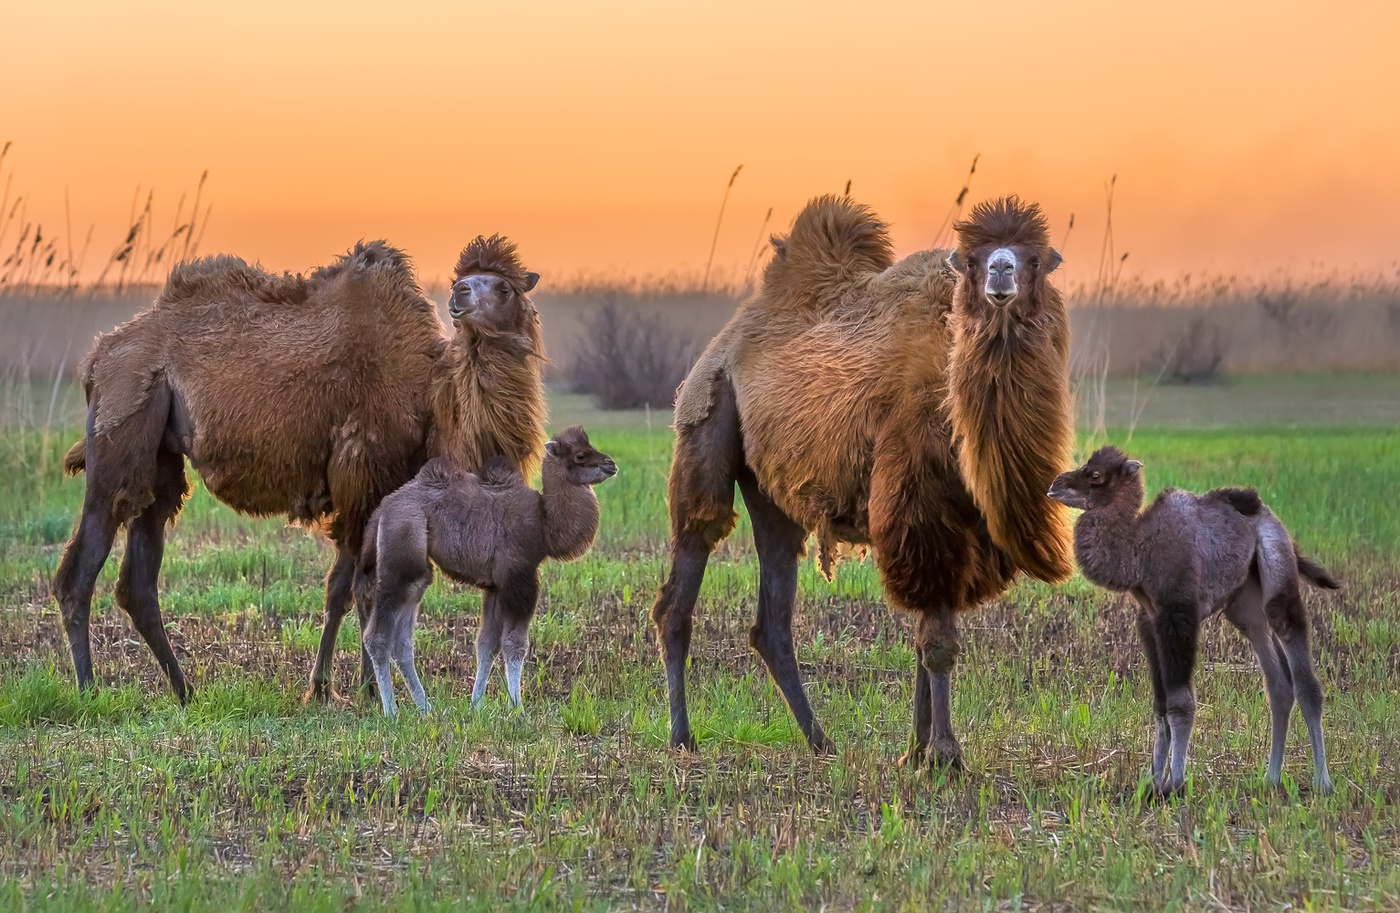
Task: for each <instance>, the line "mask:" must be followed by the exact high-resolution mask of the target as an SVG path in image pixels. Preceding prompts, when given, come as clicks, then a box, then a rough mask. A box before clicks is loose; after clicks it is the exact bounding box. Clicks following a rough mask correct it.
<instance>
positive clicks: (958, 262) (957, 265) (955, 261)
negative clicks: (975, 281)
mask: <svg viewBox="0 0 1400 913" xmlns="http://www.w3.org/2000/svg"><path fill="white" fill-rule="evenodd" d="M948 265H949V266H951V267H952V268H953V272H955V273H958V274H960V275H964V276H965V275H967V264H966V263H964V262H963V258H962V254H960V253H958V252H957V251H956V250H954V251H952V252H950V253H949V254H948Z"/></svg>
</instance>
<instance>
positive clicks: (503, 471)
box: [477, 454, 525, 488]
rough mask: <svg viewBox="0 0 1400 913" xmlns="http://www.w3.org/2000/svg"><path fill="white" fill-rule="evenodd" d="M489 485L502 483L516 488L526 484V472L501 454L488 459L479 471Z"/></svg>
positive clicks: (479, 474) (482, 478) (482, 479)
mask: <svg viewBox="0 0 1400 913" xmlns="http://www.w3.org/2000/svg"><path fill="white" fill-rule="evenodd" d="M477 475H478V476H480V478H481V481H483V482H485V483H486V484H487V485H501V486H507V487H510V488H516V487H520V486H523V485H524V484H525V474H524V473H523V472H521V471H520V467H519V466H516V465H515V464H514V463H512V462H511V461H510V459H509V458H507V457H503V456H501V455H499V454H497V455H496V456H493V457H492V458H491V459H489V460H487V461H486V465H485V466H483V467H481V471H480V472H478V473H477Z"/></svg>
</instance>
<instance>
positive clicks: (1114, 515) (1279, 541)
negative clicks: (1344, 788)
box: [1049, 447, 1340, 793]
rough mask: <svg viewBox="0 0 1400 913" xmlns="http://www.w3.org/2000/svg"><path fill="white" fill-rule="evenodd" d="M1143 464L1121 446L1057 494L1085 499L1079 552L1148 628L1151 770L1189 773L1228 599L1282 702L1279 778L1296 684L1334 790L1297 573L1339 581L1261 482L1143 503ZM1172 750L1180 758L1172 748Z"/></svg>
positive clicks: (1317, 769)
mask: <svg viewBox="0 0 1400 913" xmlns="http://www.w3.org/2000/svg"><path fill="white" fill-rule="evenodd" d="M1141 469H1142V464H1141V463H1140V462H1138V461H1137V460H1130V459H1128V458H1127V456H1125V455H1124V454H1123V453H1122V452H1121V451H1119V450H1118V448H1116V447H1104V448H1101V449H1100V450H1099V451H1098V452H1097V453H1095V454H1094V455H1093V456H1092V457H1090V458H1089V462H1087V463H1086V464H1084V465H1083V466H1082V467H1080V468H1079V469H1076V470H1074V471H1073V472H1066V473H1063V474H1061V475H1060V476H1059V477H1058V478H1056V479H1055V482H1054V484H1052V485H1051V486H1050V491H1049V495H1050V497H1051V498H1054V499H1055V500H1056V501H1059V502H1060V503H1061V504H1065V505H1067V506H1069V507H1077V508H1080V509H1081V510H1083V511H1084V513H1083V514H1082V515H1081V516H1080V517H1079V520H1078V522H1077V523H1076V524H1075V528H1074V552H1075V557H1076V558H1077V559H1078V560H1079V567H1080V569H1081V570H1082V571H1083V572H1084V576H1085V577H1087V578H1089V580H1091V581H1093V582H1094V583H1096V584H1098V585H1099V586H1102V587H1104V588H1106V589H1110V590H1117V591H1119V592H1125V591H1126V592H1129V593H1132V595H1133V598H1135V599H1136V600H1137V601H1138V605H1139V606H1141V611H1140V612H1139V613H1138V620H1137V628H1138V636H1139V637H1140V638H1141V639H1142V646H1143V650H1144V652H1145V653H1146V654H1147V665H1148V667H1149V668H1150V669H1151V670H1152V696H1153V710H1154V712H1155V715H1156V717H1157V738H1156V744H1155V746H1154V747H1153V752H1152V775H1153V779H1154V781H1155V782H1156V785H1157V788H1158V790H1160V791H1162V792H1166V793H1170V792H1177V791H1179V790H1180V789H1181V788H1182V787H1183V786H1184V785H1185V783H1186V752H1187V749H1188V747H1189V746H1190V742H1191V728H1192V725H1193V724H1194V723H1195V719H1196V695H1195V691H1194V689H1193V688H1192V685H1191V676H1192V672H1193V671H1194V669H1195V665H1196V641H1197V636H1198V634H1199V631H1200V626H1201V622H1202V621H1204V620H1205V619H1206V618H1207V617H1209V616H1210V615H1213V614H1215V613H1216V612H1218V611H1220V610H1222V609H1223V610H1224V612H1225V617H1226V618H1228V619H1229V620H1230V622H1231V624H1233V625H1234V626H1235V627H1236V628H1238V629H1239V630H1240V633H1242V634H1244V636H1245V637H1247V638H1249V642H1250V643H1251V644H1252V645H1253V646H1254V652H1255V654H1256V655H1258V657H1259V665H1260V666H1261V667H1262V669H1263V671H1264V685H1265V688H1266V690H1267V692H1268V695H1269V707H1270V709H1271V710H1272V712H1273V746H1272V749H1271V751H1270V753H1269V770H1268V774H1267V779H1268V782H1269V783H1271V784H1276V783H1278V781H1279V776H1280V774H1281V772H1282V769H1283V747H1284V740H1285V737H1286V736H1287V734H1288V718H1289V716H1290V715H1291V714H1292V712H1293V701H1294V697H1295V696H1296V698H1297V701H1298V704H1299V706H1300V707H1301V708H1302V711H1303V719H1304V720H1305V721H1306V722H1307V724H1308V732H1309V734H1310V735H1311V737H1312V754H1313V768H1314V774H1313V784H1314V785H1315V786H1316V788H1318V789H1319V790H1321V791H1323V792H1331V791H1332V780H1331V778H1330V777H1329V776H1328V775H1327V755H1326V752H1325V751H1324V750H1323V747H1322V685H1321V683H1320V682H1318V680H1317V673H1316V672H1315V671H1314V670H1313V662H1312V654H1311V653H1310V652H1309V650H1308V616H1307V613H1306V611H1305V610H1304V608H1303V597H1302V593H1301V587H1300V586H1299V583H1298V578H1299V576H1300V575H1301V576H1302V577H1304V578H1306V579H1307V580H1308V582H1309V583H1311V584H1313V585H1314V586H1317V587H1321V588H1324V589H1329V590H1335V589H1337V588H1338V587H1339V586H1340V584H1338V583H1337V581H1336V580H1334V579H1332V577H1331V576H1330V575H1329V574H1328V573H1327V572H1326V571H1325V570H1323V569H1322V568H1321V567H1319V566H1318V565H1317V564H1314V563H1313V562H1312V561H1309V560H1308V559H1307V558H1304V557H1303V556H1302V555H1300V554H1298V552H1297V549H1296V547H1295V546H1294V544H1293V538H1292V536H1290V535H1289V534H1288V530H1286V529H1284V527H1283V524H1282V523H1281V522H1279V519H1278V517H1276V516H1274V513H1273V511H1271V510H1269V508H1268V507H1266V506H1265V505H1264V503H1263V502H1262V501H1261V500H1260V499H1259V495H1258V493H1257V492H1255V491H1254V490H1253V489H1250V488H1217V489H1215V490H1214V491H1211V492H1207V493H1206V494H1204V495H1194V494H1191V493H1190V492H1187V491H1180V490H1178V489H1168V490H1167V491H1164V492H1162V493H1161V494H1160V495H1158V496H1157V499H1156V500H1155V501H1153V502H1152V504H1151V505H1150V506H1149V507H1148V508H1147V510H1145V511H1142V513H1139V512H1138V511H1139V509H1140V508H1141V507H1142V499H1143V498H1142V473H1141ZM1169 756H1170V769H1168V759H1169Z"/></svg>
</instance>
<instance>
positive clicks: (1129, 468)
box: [1045, 447, 1142, 510]
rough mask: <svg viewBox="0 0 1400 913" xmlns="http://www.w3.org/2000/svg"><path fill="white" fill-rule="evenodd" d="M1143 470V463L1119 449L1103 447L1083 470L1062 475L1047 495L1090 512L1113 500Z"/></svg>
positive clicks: (1056, 479) (1053, 483) (1054, 499)
mask: <svg viewBox="0 0 1400 913" xmlns="http://www.w3.org/2000/svg"><path fill="white" fill-rule="evenodd" d="M1141 470H1142V463H1140V462H1138V461H1137V460H1130V459H1128V458H1127V457H1126V456H1124V455H1123V452H1122V451H1120V450H1119V449H1118V448H1117V447H1100V448H1099V449H1098V450H1097V451H1095V452H1094V455H1093V456H1091V457H1089V462H1087V463H1085V464H1084V465H1083V466H1081V467H1079V468H1078V469H1075V470H1072V471H1070V472H1062V473H1060V474H1059V475H1058V476H1057V477H1056V478H1055V481H1054V482H1052V483H1051V485H1050V490H1049V491H1048V492H1046V493H1045V494H1046V496H1047V497H1049V498H1050V499H1051V500H1053V501H1059V502H1060V503H1061V504H1063V505H1065V506H1066V507H1073V508H1077V509H1079V510H1090V509H1092V508H1095V507H1100V506H1102V505H1104V504H1107V503H1108V502H1109V501H1111V500H1113V498H1114V496H1115V494H1116V493H1117V491H1118V490H1119V489H1120V488H1121V487H1122V486H1123V485H1124V483H1126V482H1128V481H1129V480H1130V479H1132V478H1133V477H1134V476H1136V475H1137V474H1138V472H1139V471H1141Z"/></svg>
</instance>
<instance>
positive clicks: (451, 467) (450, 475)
mask: <svg viewBox="0 0 1400 913" xmlns="http://www.w3.org/2000/svg"><path fill="white" fill-rule="evenodd" d="M467 475H468V473H467V472H466V470H464V469H462V468H461V467H459V466H458V465H457V464H456V463H454V462H452V461H451V460H449V459H446V458H445V457H433V458H432V459H431V460H429V461H428V462H426V463H424V464H423V468H422V469H420V470H418V481H419V482H422V483H423V484H424V485H426V486H428V487H429V488H450V487H451V486H452V485H453V484H454V483H456V482H459V481H461V480H462V479H463V478H464V477H465V476H467Z"/></svg>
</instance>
